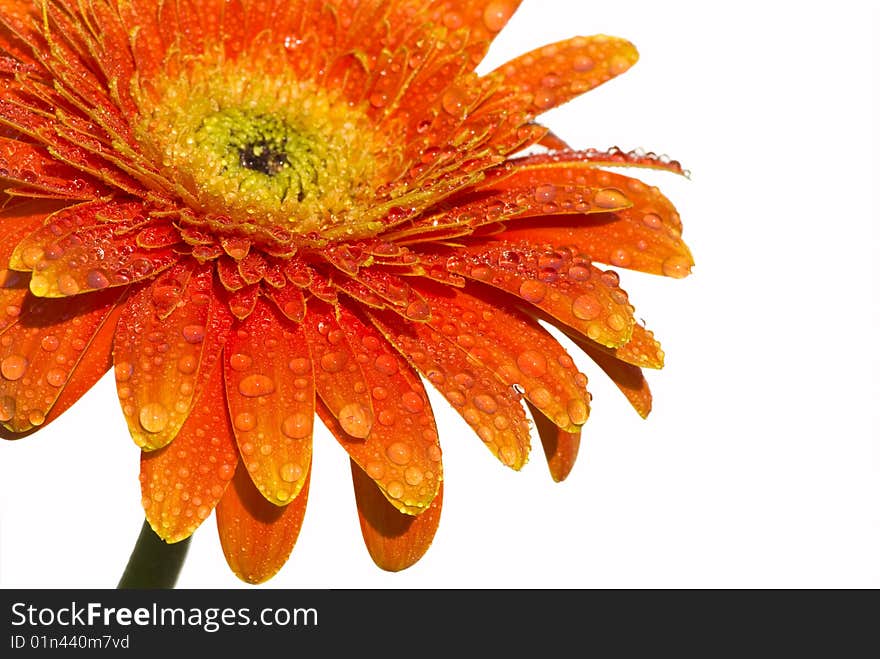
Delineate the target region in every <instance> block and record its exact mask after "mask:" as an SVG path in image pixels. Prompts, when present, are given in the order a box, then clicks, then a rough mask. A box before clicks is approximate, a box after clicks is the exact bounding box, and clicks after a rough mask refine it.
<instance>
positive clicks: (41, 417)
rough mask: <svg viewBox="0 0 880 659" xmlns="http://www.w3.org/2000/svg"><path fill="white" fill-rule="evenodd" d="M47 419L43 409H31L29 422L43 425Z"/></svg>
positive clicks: (33, 424)
mask: <svg viewBox="0 0 880 659" xmlns="http://www.w3.org/2000/svg"><path fill="white" fill-rule="evenodd" d="M45 420H46V414H45V413H44V412H43V411H42V410H31V411H30V412H28V422H29V423H30V424H31V425H32V426H41V425H43V422H44V421H45Z"/></svg>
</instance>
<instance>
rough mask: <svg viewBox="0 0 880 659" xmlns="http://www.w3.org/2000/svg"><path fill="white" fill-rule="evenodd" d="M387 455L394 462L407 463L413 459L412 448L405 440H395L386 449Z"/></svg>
mask: <svg viewBox="0 0 880 659" xmlns="http://www.w3.org/2000/svg"><path fill="white" fill-rule="evenodd" d="M385 455H387V456H388V459H389V460H391V462H393V463H394V464H398V465H405V464H406V463H408V462H409V461H410V460H411V459H412V449H411V448H410V447H409V444H406V443H405V442H394V443H393V444H389V445H388V447H387V448H386V449H385Z"/></svg>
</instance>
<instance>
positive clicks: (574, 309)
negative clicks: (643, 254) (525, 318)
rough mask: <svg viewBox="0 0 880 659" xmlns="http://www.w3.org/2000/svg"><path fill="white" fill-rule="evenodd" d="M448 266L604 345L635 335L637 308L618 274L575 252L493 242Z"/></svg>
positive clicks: (460, 254)
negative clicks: (635, 311)
mask: <svg viewBox="0 0 880 659" xmlns="http://www.w3.org/2000/svg"><path fill="white" fill-rule="evenodd" d="M446 267H447V269H448V270H450V271H451V272H453V273H456V274H460V275H462V276H464V277H467V278H468V279H472V280H474V281H480V282H483V283H485V284H488V285H490V286H494V287H495V288H499V289H501V290H503V291H506V292H508V293H511V294H513V295H515V296H517V297H519V298H520V299H522V300H523V301H525V302H528V303H529V304H532V305H534V306H535V307H536V308H538V309H541V310H543V311H545V312H547V313H548V314H549V315H551V316H552V317H554V318H556V319H557V320H559V321H562V322H563V323H565V324H566V325H569V326H570V327H572V328H573V329H575V330H577V331H578V332H580V333H582V334H583V335H584V336H586V337H589V338H590V339H591V340H593V341H596V342H597V343H601V344H602V345H605V346H608V347H618V346H621V345H623V344H625V343H626V342H627V341H629V339H630V337H631V336H632V328H633V324H634V322H635V321H634V319H633V307H632V306H631V305H630V304H629V299H628V297H627V295H626V293H625V292H624V291H623V290H622V289H621V288H620V287H619V278H618V277H617V275H616V274H615V273H613V272H602V271H601V270H599V269H598V268H596V267H595V266H594V265H592V263H591V262H590V261H589V259H588V258H586V257H585V256H583V255H578V254H575V253H572V251H571V250H566V249H556V250H554V249H551V248H536V247H535V246H533V245H532V244H530V243H527V242H526V243H508V242H506V241H490V242H485V243H476V244H474V245H469V246H466V247H462V248H459V249H457V250H456V251H455V252H454V253H453V255H452V256H450V257H449V258H448V259H447V260H446Z"/></svg>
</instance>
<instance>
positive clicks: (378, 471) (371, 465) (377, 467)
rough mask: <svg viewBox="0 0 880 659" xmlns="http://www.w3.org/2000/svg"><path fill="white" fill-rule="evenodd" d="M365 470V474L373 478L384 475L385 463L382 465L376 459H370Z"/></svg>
mask: <svg viewBox="0 0 880 659" xmlns="http://www.w3.org/2000/svg"><path fill="white" fill-rule="evenodd" d="M366 472H367V476H369V477H370V478H372V479H373V480H377V479H379V478H382V476H384V475H385V465H383V464H382V463H381V462H379V461H378V460H372V461H370V462H368V463H367V468H366Z"/></svg>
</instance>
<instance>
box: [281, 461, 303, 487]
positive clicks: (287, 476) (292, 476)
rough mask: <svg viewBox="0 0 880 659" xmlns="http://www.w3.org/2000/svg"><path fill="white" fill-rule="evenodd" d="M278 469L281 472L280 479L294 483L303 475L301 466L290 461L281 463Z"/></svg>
mask: <svg viewBox="0 0 880 659" xmlns="http://www.w3.org/2000/svg"><path fill="white" fill-rule="evenodd" d="M279 471H280V473H281V480H283V481H285V482H287V483H294V482H296V481H298V480H299V479H300V478H302V477H303V468H302V467H300V466H299V465H297V464H293V463H292V462H288V463H286V464H283V465H281V469H280V470H279Z"/></svg>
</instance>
